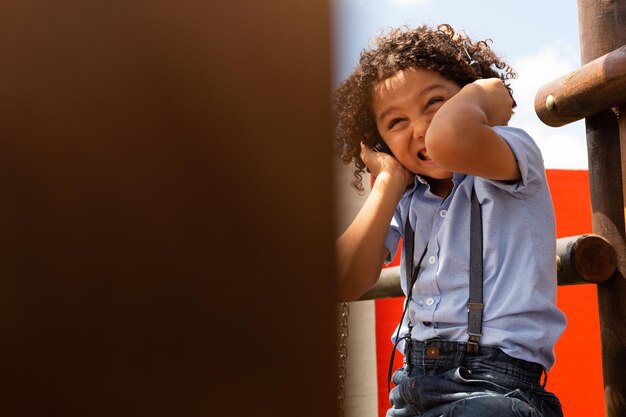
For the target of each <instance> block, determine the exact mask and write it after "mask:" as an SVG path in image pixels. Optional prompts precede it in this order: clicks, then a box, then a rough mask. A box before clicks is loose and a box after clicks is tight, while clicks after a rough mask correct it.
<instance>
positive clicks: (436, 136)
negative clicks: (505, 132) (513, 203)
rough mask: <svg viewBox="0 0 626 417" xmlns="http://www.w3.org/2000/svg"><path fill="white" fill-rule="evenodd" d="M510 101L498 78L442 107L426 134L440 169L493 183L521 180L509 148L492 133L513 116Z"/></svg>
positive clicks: (467, 90)
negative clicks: (486, 179)
mask: <svg viewBox="0 0 626 417" xmlns="http://www.w3.org/2000/svg"><path fill="white" fill-rule="evenodd" d="M512 104H513V100H512V98H511V96H510V95H509V92H508V90H507V88H506V87H505V86H504V84H503V83H502V81H501V80H500V79H498V78H490V79H482V80H478V81H475V82H473V83H471V84H468V85H466V86H465V87H463V88H462V89H461V90H460V91H459V92H458V93H457V94H455V95H454V96H453V97H452V98H450V99H449V100H448V101H447V102H446V103H444V104H443V106H441V108H440V109H439V111H438V112H437V113H436V114H435V116H434V117H433V119H432V121H431V124H430V126H429V128H428V131H427V132H426V149H428V153H429V154H430V157H431V158H432V159H433V160H434V161H435V162H436V163H437V164H438V165H439V166H441V167H442V168H445V169H448V170H450V171H453V172H462V173H465V174H471V175H475V176H479V177H484V178H489V179H493V180H504V181H507V180H508V181H516V180H519V179H520V178H521V176H520V172H519V169H518V167H517V161H516V159H515V155H514V154H513V151H512V150H511V148H510V147H509V145H508V144H507V143H506V142H505V141H504V139H502V138H501V137H500V136H499V135H498V134H497V133H496V132H495V131H494V130H493V129H492V127H493V126H504V125H506V124H507V123H508V121H509V119H510V118H511V115H512Z"/></svg>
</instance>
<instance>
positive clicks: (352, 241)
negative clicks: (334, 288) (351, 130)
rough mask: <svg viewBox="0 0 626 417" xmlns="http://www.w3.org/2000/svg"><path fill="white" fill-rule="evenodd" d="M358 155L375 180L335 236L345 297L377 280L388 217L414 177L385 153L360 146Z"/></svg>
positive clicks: (350, 297)
mask: <svg viewBox="0 0 626 417" xmlns="http://www.w3.org/2000/svg"><path fill="white" fill-rule="evenodd" d="M361 157H362V159H363V160H364V162H365V163H366V164H367V166H368V167H370V171H372V172H373V173H374V174H376V180H375V182H374V184H373V185H372V190H371V192H370V194H369V195H368V197H367V199H366V201H365V204H364V205H363V207H362V208H361V210H360V211H359V213H358V214H357V216H356V218H355V219H354V221H353V222H352V223H351V224H350V226H349V227H348V229H346V231H345V232H344V233H343V234H342V235H341V236H340V237H339V238H338V239H337V247H336V249H337V272H338V277H339V298H340V299H341V300H344V301H351V300H356V299H358V298H359V297H360V296H361V295H363V294H364V293H365V292H366V291H367V290H368V289H370V288H371V287H372V286H373V285H374V284H375V283H376V281H377V280H378V278H379V276H380V271H381V269H382V265H383V262H384V261H385V259H386V258H387V256H388V255H389V251H388V250H387V248H385V246H384V243H385V238H386V236H387V231H388V230H389V224H390V223H391V218H392V217H393V214H394V212H395V208H396V206H397V204H398V202H399V201H400V199H401V198H402V195H403V194H404V191H405V190H406V187H407V185H408V184H409V183H410V182H412V178H413V175H412V174H410V173H409V172H408V171H407V170H406V169H405V168H404V167H402V165H400V163H399V162H397V160H396V159H395V158H393V157H391V156H389V155H387V154H382V153H380V154H379V153H376V152H374V151H372V150H370V149H368V148H367V149H366V147H363V151H362V154H361Z"/></svg>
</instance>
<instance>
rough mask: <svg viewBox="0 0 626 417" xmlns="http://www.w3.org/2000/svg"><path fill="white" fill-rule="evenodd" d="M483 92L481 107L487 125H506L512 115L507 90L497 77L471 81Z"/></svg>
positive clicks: (511, 103)
mask: <svg viewBox="0 0 626 417" xmlns="http://www.w3.org/2000/svg"><path fill="white" fill-rule="evenodd" d="M472 84H473V85H476V86H477V87H479V88H480V89H481V90H482V92H483V94H482V96H483V97H482V99H481V100H480V103H481V108H482V109H483V111H484V112H485V115H486V116H487V125H489V126H491V127H493V126H506V125H507V124H508V123H509V120H510V119H511V116H512V115H513V99H512V98H511V95H510V94H509V90H508V89H507V88H506V86H505V85H504V83H503V82H502V80H501V79H499V78H484V79H480V80H476V81H474V82H473V83H472Z"/></svg>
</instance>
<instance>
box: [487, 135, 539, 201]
mask: <svg viewBox="0 0 626 417" xmlns="http://www.w3.org/2000/svg"><path fill="white" fill-rule="evenodd" d="M493 129H494V130H495V132H496V133H497V134H498V135H499V136H500V137H501V138H502V139H503V140H504V141H505V142H506V143H507V144H508V145H509V147H510V148H511V151H512V152H513V155H514V156H515V159H516V161H517V167H518V169H519V172H520V174H521V179H520V180H519V181H516V182H508V181H497V180H489V179H485V181H486V182H488V183H491V184H493V185H494V186H495V187H497V188H499V189H501V190H503V191H506V192H508V193H510V194H513V195H516V196H518V197H521V198H525V197H529V196H531V195H533V194H534V193H535V192H536V191H537V190H538V189H539V188H540V185H541V184H542V183H543V182H544V181H545V168H544V164H543V156H542V155H541V150H540V149H539V147H538V146H537V144H536V143H535V141H534V140H533V139H532V138H531V137H530V136H529V135H528V133H526V132H524V131H523V130H521V129H518V128H515V127H510V126H496V127H494V128H493Z"/></svg>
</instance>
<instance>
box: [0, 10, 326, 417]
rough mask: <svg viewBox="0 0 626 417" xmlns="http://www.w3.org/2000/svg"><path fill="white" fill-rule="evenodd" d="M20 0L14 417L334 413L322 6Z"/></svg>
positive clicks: (6, 193)
mask: <svg viewBox="0 0 626 417" xmlns="http://www.w3.org/2000/svg"><path fill="white" fill-rule="evenodd" d="M211 3H212V2H208V3H206V2H188V1H187V2H186V1H183V2H174V1H165V0H156V1H154V0H151V1H145V0H129V1H126V2H119V3H118V2H100V3H98V2H81V1H70V0H61V1H57V2H54V4H53V3H45V2H32V1H23V2H2V6H1V9H2V13H0V51H1V53H2V68H1V69H0V74H2V82H1V83H0V103H1V108H0V129H1V133H0V167H2V168H1V170H0V178H1V182H0V187H1V188H0V193H1V194H0V236H2V242H3V244H2V246H1V247H0V334H1V335H2V336H1V337H2V341H1V342H0V346H1V348H0V361H1V362H0V369H2V374H3V377H2V380H3V382H4V383H3V386H2V389H1V390H0V392H1V394H0V395H1V397H2V401H1V404H2V405H1V406H0V409H2V415H7V416H8V415H11V416H31V415H32V416H35V415H37V416H42V415H44V416H113V415H115V416H125V415H129V416H130V415H133V416H141V415H145V416H186V417H187V416H213V415H215V416H217V415H254V416H270V415H271V416H281V415H284V416H294V415H298V416H331V415H334V412H335V404H334V398H335V383H336V373H335V357H336V355H335V349H334V345H335V342H336V336H335V329H334V325H335V319H334V313H335V309H334V307H335V305H334V301H333V300H334V291H335V290H334V288H335V285H334V278H333V254H332V242H331V241H332V236H333V220H332V217H333V216H332V212H333V209H332V207H333V206H332V201H331V194H332V190H331V184H332V181H331V161H330V153H331V151H330V140H329V139H330V121H329V113H330V111H329V99H328V96H329V90H330V62H329V60H330V53H329V50H330V47H329V42H330V36H329V10H328V4H326V3H325V2H304V3H301V2H295V3H294V2H287V1H282V2H278V1H274V2H244V1H229V2H222V3H220V4H219V5H216V4H211Z"/></svg>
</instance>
